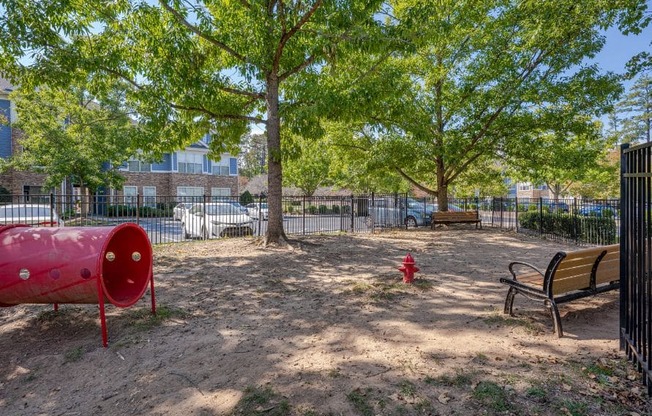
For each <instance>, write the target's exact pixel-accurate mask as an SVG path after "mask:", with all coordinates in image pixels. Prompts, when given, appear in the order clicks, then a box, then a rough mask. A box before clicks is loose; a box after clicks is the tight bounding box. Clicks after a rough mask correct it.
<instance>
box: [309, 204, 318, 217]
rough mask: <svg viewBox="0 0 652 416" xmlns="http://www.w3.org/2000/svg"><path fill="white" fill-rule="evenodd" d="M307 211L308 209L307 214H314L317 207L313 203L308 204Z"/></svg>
mask: <svg viewBox="0 0 652 416" xmlns="http://www.w3.org/2000/svg"><path fill="white" fill-rule="evenodd" d="M307 211H308V214H313V215H314V214H316V213H317V207H316V206H314V205H309V206H308V209H307Z"/></svg>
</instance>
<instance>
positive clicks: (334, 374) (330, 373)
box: [328, 368, 342, 378]
mask: <svg viewBox="0 0 652 416" xmlns="http://www.w3.org/2000/svg"><path fill="white" fill-rule="evenodd" d="M341 376H342V373H340V370H339V368H333V369H331V370H329V371H328V377H331V378H337V377H341Z"/></svg>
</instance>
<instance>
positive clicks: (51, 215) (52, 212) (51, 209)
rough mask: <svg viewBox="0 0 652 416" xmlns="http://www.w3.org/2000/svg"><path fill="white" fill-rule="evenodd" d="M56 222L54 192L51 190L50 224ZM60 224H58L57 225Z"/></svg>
mask: <svg viewBox="0 0 652 416" xmlns="http://www.w3.org/2000/svg"><path fill="white" fill-rule="evenodd" d="M52 224H54V193H52V192H50V226H52ZM58 226H59V224H57V227H58Z"/></svg>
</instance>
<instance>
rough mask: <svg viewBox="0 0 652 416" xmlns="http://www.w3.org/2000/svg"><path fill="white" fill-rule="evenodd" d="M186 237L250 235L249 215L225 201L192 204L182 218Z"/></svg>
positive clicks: (251, 232)
mask: <svg viewBox="0 0 652 416" xmlns="http://www.w3.org/2000/svg"><path fill="white" fill-rule="evenodd" d="M183 233H184V235H185V237H186V238H193V237H199V238H212V237H226V236H229V237H233V236H243V235H252V234H253V233H254V229H253V224H252V220H251V217H250V216H248V215H247V214H243V213H242V211H240V209H238V208H237V207H235V206H233V205H232V204H229V203H226V202H211V203H208V204H194V205H193V206H192V207H191V208H190V209H189V210H188V212H187V213H186V215H185V217H184V219H183Z"/></svg>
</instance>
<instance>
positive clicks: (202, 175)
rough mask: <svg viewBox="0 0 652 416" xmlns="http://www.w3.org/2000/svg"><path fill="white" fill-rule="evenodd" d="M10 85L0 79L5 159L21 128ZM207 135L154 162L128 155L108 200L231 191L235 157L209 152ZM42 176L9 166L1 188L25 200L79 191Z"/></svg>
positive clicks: (0, 151) (16, 148) (0, 144)
mask: <svg viewBox="0 0 652 416" xmlns="http://www.w3.org/2000/svg"><path fill="white" fill-rule="evenodd" d="M13 88H14V87H13V86H12V85H11V84H10V83H9V82H8V81H7V80H5V79H3V78H0V114H2V115H3V116H4V117H5V118H6V119H7V121H8V124H6V125H0V158H4V159H7V158H9V157H11V155H13V154H15V153H16V152H20V151H21V148H20V137H21V136H22V132H20V131H19V130H18V129H15V128H12V126H11V123H13V122H15V121H16V119H17V114H16V110H15V108H14V106H13V105H12V103H11V101H10V99H9V93H10V92H11V91H12V90H13ZM209 142H210V136H208V135H207V136H206V137H204V138H203V139H202V140H201V141H199V142H197V143H195V144H193V145H191V146H188V147H186V148H185V149H183V150H178V151H175V152H172V153H166V154H164V155H163V159H162V160H161V161H159V162H156V163H145V162H142V161H139V160H130V161H129V162H128V163H125V165H124V166H122V167H121V168H120V171H121V172H122V175H123V176H124V178H125V183H124V186H123V187H122V189H110V190H107V191H106V194H107V196H110V199H111V202H113V203H120V202H121V200H125V201H128V200H130V199H131V198H132V197H135V196H136V195H137V194H139V195H142V196H143V197H144V198H148V199H149V200H152V199H153V197H157V196H167V197H170V196H172V197H189V196H201V195H210V196H235V195H238V194H239V189H238V164H237V159H236V158H235V157H233V156H231V155H230V154H228V153H224V154H222V155H221V158H220V160H212V159H210V158H209V157H208V153H209V147H208V144H209ZM44 181H45V175H43V174H38V173H33V172H20V171H15V170H11V171H8V172H5V173H3V174H0V187H3V188H5V189H6V190H7V191H9V193H11V194H14V195H24V196H25V197H26V199H29V196H30V195H36V194H49V193H50V192H54V193H55V194H69V193H70V192H71V189H72V190H73V191H72V192H74V193H79V190H78V189H74V187H72V186H70V184H65V183H64V184H61V186H60V187H58V189H46V188H44V187H43V183H44Z"/></svg>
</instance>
